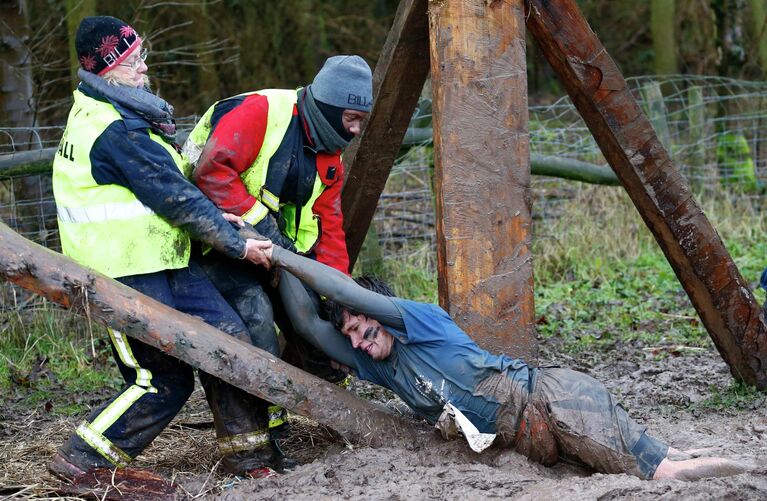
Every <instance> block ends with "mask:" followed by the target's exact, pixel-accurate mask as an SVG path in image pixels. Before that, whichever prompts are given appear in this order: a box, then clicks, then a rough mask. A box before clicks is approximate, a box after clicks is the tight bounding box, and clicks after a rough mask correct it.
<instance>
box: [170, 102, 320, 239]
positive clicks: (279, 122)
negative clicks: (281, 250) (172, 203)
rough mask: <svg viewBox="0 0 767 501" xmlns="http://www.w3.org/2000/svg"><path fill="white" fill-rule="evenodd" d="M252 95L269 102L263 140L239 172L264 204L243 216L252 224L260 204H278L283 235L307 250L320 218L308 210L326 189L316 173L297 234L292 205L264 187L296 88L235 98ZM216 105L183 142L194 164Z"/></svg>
mask: <svg viewBox="0 0 767 501" xmlns="http://www.w3.org/2000/svg"><path fill="white" fill-rule="evenodd" d="M252 94H260V95H262V96H265V97H266V99H267V100H268V102H269V116H268V117H267V121H266V132H265V134H264V142H263V144H262V145H261V150H260V151H259V153H258V157H256V159H255V160H254V161H253V163H252V164H251V165H250V167H248V168H247V169H245V171H244V172H242V174H240V178H241V179H242V182H243V184H244V185H245V188H246V189H247V190H248V193H250V194H251V195H253V196H254V197H256V198H257V199H258V200H259V201H260V202H262V204H263V205H261V204H257V205H259V206H260V207H256V206H254V207H253V208H251V209H250V210H248V212H247V213H245V214H244V215H243V218H244V219H246V221H248V222H250V223H251V224H254V223H253V221H255V222H258V221H261V219H263V217H264V216H265V215H266V214H265V213H264V212H263V210H262V208H261V207H264V206H266V207H268V208H269V209H271V210H273V211H275V212H276V210H275V209H276V208H277V207H279V208H280V211H281V212H282V215H283V217H284V219H285V223H286V225H285V229H284V230H283V234H284V235H285V236H286V237H288V238H289V239H290V240H292V241H293V242H294V244H295V246H296V249H298V251H299V252H304V253H306V252H309V251H311V250H312V249H313V248H314V246H315V245H316V244H317V241H318V240H319V237H320V223H319V218H317V217H316V216H315V215H314V213H313V212H312V210H311V208H312V207H313V206H314V202H315V201H316V200H317V198H318V197H319V196H320V194H322V192H323V191H324V190H325V188H326V187H325V185H324V184H323V183H322V181H321V180H320V177H319V175H316V177H315V181H314V186H313V188H312V195H311V196H310V197H309V200H308V201H307V202H306V204H305V205H304V206H303V209H302V210H301V221H300V225H299V231H298V235H296V229H295V228H296V220H295V218H296V206H295V204H293V203H280V200H279V197H278V196H277V195H276V194H272V193H269V191H268V190H264V189H263V187H264V184H265V183H266V174H267V172H268V169H269V159H270V158H271V157H272V156H273V155H274V154H275V152H276V151H277V149H278V148H279V147H280V144H282V140H283V139H284V138H285V133H286V132H287V130H288V126H290V121H291V119H292V118H293V109H294V107H295V105H296V102H297V99H298V92H297V91H295V90H284V89H266V90H259V91H256V92H250V93H247V94H240V95H239V96H235V97H242V96H247V95H252ZM216 104H218V103H215V104H214V105H213V106H211V107H210V108H209V109H208V110H207V111H206V112H205V114H204V115H203V116H202V118H201V119H200V121H199V122H198V123H197V125H196V126H195V127H194V129H193V130H192V132H191V133H190V134H189V138H188V139H187V141H186V143H185V144H184V153H186V154H187V155H188V156H189V158H190V159H194V160H193V163H194V164H196V163H197V160H198V159H199V156H200V153H201V152H202V149H203V148H204V147H205V142H206V141H207V140H208V137H209V136H210V133H211V129H212V127H211V123H210V121H211V117H212V116H213V111H214V109H215V107H216Z"/></svg>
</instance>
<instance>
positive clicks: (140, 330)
mask: <svg viewBox="0 0 767 501" xmlns="http://www.w3.org/2000/svg"><path fill="white" fill-rule="evenodd" d="M0 242H2V247H0V277H2V278H3V279H5V280H8V281H11V282H13V283H15V284H17V285H19V286H21V287H23V288H25V289H28V290H30V291H32V292H35V293H37V294H40V295H41V296H44V297H46V298H48V299H50V300H51V301H53V302H55V303H58V304H60V305H62V306H64V307H65V308H69V309H71V310H74V311H76V312H78V313H84V314H86V315H87V317H88V318H89V319H91V320H94V321H96V322H98V323H101V324H103V325H106V326H109V327H111V328H113V329H116V330H118V331H120V332H123V333H125V334H127V335H129V336H132V337H134V338H136V339H138V340H140V341H142V342H144V343H146V344H149V345H151V346H154V347H155V348H158V349H160V350H162V351H164V352H165V353H167V354H169V355H171V356H173V357H176V358H178V359H180V360H183V361H184V362H187V363H189V364H190V365H192V366H194V367H196V368H198V369H200V370H202V371H205V372H207V373H208V374H212V375H214V376H216V377H219V378H220V379H222V380H224V381H227V382H228V383H231V384H233V385H234V386H237V387H239V388H242V389H243V390H245V391H247V392H249V393H251V394H253V395H257V396H259V397H261V398H264V399H266V400H268V401H270V402H273V403H275V404H278V405H280V406H282V407H285V408H287V409H289V410H291V411H293V412H295V413H297V414H301V415H302V416H306V417H309V418H312V419H314V420H316V421H318V422H320V423H322V424H324V425H326V426H329V427H331V428H333V429H334V430H336V431H337V432H338V433H340V434H341V435H343V436H344V437H346V438H347V439H348V440H350V441H353V442H360V443H365V444H370V445H373V446H380V445H387V444H390V443H392V441H393V440H400V439H401V440H404V441H405V442H406V443H408V442H409V443H412V442H413V440H414V439H415V438H416V436H417V431H416V427H415V426H414V425H413V424H412V423H409V422H407V421H405V420H403V419H400V418H399V417H397V416H394V415H393V414H390V413H389V412H387V411H386V410H385V409H383V408H379V407H377V406H374V405H372V404H370V403H369V402H366V401H364V400H361V399H359V398H357V397H355V396H354V395H352V394H351V393H350V392H348V391H346V390H343V389H341V388H339V387H337V386H335V385H333V384H330V383H328V382H326V381H323V380H322V379H319V378H317V377H315V376H312V375H310V374H308V373H306V372H304V371H302V370H300V369H297V368H295V367H293V366H292V365H289V364H287V363H285V362H283V361H282V360H280V359H278V358H276V357H274V356H272V355H271V354H269V353H268V352H265V351H263V350H260V349H258V348H255V347H253V346H250V345H248V344H246V343H244V342H242V341H239V340H237V339H235V338H233V337H231V336H229V335H227V334H225V333H223V332H221V331H219V330H217V329H215V328H214V327H212V326H210V325H208V324H206V323H205V322H203V321H202V320H199V319H197V318H195V317H192V316H189V315H186V314H184V313H181V312H178V311H176V310H174V309H172V308H170V307H168V306H165V305H164V304H162V303H160V302H158V301H155V300H154V299H152V298H150V297H148V296H145V295H143V294H141V293H139V292H137V291H135V290H133V289H131V288H130V287H127V286H125V285H123V284H121V283H119V282H117V281H115V280H113V279H111V278H108V277H105V276H104V275H101V274H99V273H97V272H95V271H93V270H90V269H88V268H85V267H83V266H80V265H79V264H77V263H75V262H74V261H72V260H71V259H69V258H67V257H65V256H63V255H61V254H58V253H56V252H53V251H51V250H49V249H46V248H44V247H42V246H39V245H37V244H34V243H32V242H30V241H29V240H26V239H25V238H23V237H21V236H20V235H18V234H17V233H16V232H14V231H13V230H11V229H10V228H9V227H8V226H6V225H5V224H2V223H0Z"/></svg>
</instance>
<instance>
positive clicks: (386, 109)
mask: <svg viewBox="0 0 767 501" xmlns="http://www.w3.org/2000/svg"><path fill="white" fill-rule="evenodd" d="M427 4H428V1H427V0H402V1H401V2H400V4H399V8H398V9H397V14H396V16H395V18H394V23H393V25H392V28H391V30H390V31H389V36H388V37H387V39H386V43H385V44H384V47H383V50H382V51H381V56H380V57H379V58H378V63H377V64H376V67H375V72H374V73H373V95H374V96H375V101H374V103H373V109H372V111H371V112H370V117H368V121H367V125H366V126H365V128H364V129H363V131H362V134H361V135H360V137H359V139H357V140H355V141H354V142H353V143H352V145H351V146H350V147H349V149H348V150H347V151H346V152H345V153H344V163H345V164H346V166H347V167H346V168H347V178H346V184H345V186H344V191H343V193H342V195H341V206H342V210H343V214H344V230H346V245H347V248H348V251H349V258H350V260H351V265H352V266H353V265H354V262H355V261H356V259H357V255H358V254H359V251H360V249H361V248H362V242H364V241H365V234H366V233H367V231H368V227H369V226H370V222H371V221H372V220H373V215H374V214H375V210H376V206H377V204H378V199H379V198H380V196H381V192H383V189H384V186H385V185H386V180H387V179H388V178H389V172H390V171H391V167H392V165H393V163H394V159H395V158H396V157H397V152H398V151H399V148H400V144H401V143H402V138H403V137H404V136H405V131H406V130H407V126H408V124H409V123H410V118H411V117H412V115H413V110H415V107H416V104H417V103H418V97H419V96H420V95H421V90H422V89H423V84H424V82H425V81H426V76H427V75H428V74H429V25H428V17H427V15H426V10H427Z"/></svg>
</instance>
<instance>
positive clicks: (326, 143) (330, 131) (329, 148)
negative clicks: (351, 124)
mask: <svg viewBox="0 0 767 501" xmlns="http://www.w3.org/2000/svg"><path fill="white" fill-rule="evenodd" d="M298 103H299V109H300V110H301V114H302V115H303V117H304V119H305V120H306V123H307V125H308V126H309V135H310V139H311V140H312V142H313V143H314V146H315V147H316V148H317V151H324V152H326V153H335V152H336V151H338V150H343V149H344V148H346V147H347V146H349V141H347V140H346V139H344V138H343V137H341V136H340V135H339V134H338V132H336V130H335V129H334V128H333V126H332V125H330V123H329V122H328V121H327V120H326V119H325V116H324V115H323V114H322V112H321V111H320V109H319V107H318V106H317V103H316V102H315V101H314V95H312V86H311V85H310V86H308V87H304V88H303V89H301V90H299V91H298Z"/></svg>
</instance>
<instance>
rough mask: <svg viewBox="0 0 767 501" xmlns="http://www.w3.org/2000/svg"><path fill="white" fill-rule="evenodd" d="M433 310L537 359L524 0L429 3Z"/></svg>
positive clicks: (494, 344) (495, 344)
mask: <svg viewBox="0 0 767 501" xmlns="http://www.w3.org/2000/svg"><path fill="white" fill-rule="evenodd" d="M429 30H430V37H431V67H432V88H433V91H434V101H433V110H434V116H433V123H434V164H435V181H436V183H435V185H436V190H437V196H436V198H437V242H438V243H437V257H438V265H439V272H440V273H439V278H440V282H439V297H440V303H441V304H442V306H443V307H444V308H445V309H446V310H448V311H449V312H450V314H451V315H452V316H453V318H454V319H455V320H456V321H457V322H458V324H459V325H460V326H461V327H462V328H463V329H465V330H466V332H467V333H469V334H470V335H471V336H472V338H474V339H475V340H476V341H477V342H478V343H479V344H480V345H481V346H482V347H483V348H485V349H488V350H491V351H494V352H501V351H502V352H506V353H508V354H510V355H513V356H519V357H525V358H528V359H532V358H535V357H536V356H537V344H536V340H535V333H534V325H533V316H534V309H533V263H532V256H531V253H530V245H531V241H530V229H531V216H530V195H529V189H530V166H529V158H530V152H529V144H528V139H529V137H528V130H527V125H528V111H527V75H526V65H525V31H524V30H525V25H524V8H523V0H494V1H487V0H442V1H439V2H437V1H434V2H431V3H430V7H429Z"/></svg>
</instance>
